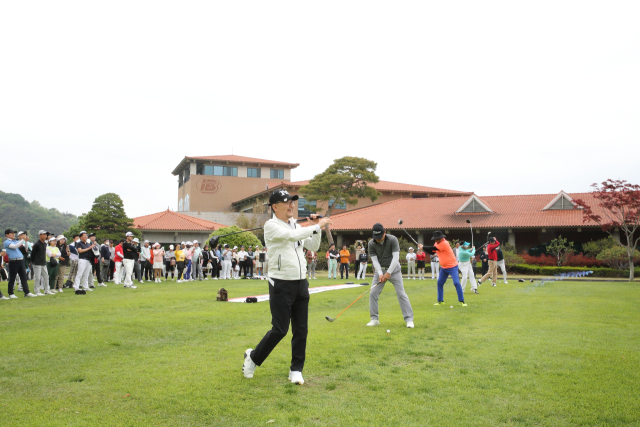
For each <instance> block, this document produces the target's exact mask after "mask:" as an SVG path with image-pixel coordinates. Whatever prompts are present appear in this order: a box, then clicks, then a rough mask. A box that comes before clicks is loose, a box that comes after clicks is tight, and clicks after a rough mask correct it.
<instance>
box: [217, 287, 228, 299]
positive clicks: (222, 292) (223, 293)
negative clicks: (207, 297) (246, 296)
mask: <svg viewBox="0 0 640 427" xmlns="http://www.w3.org/2000/svg"><path fill="white" fill-rule="evenodd" d="M216 301H229V295H228V293H227V290H226V289H225V288H220V290H219V291H218V296H217V297H216Z"/></svg>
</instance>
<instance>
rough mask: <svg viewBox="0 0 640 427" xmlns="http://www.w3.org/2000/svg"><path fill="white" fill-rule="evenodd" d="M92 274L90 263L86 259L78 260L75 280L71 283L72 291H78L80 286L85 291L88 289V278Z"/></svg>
mask: <svg viewBox="0 0 640 427" xmlns="http://www.w3.org/2000/svg"><path fill="white" fill-rule="evenodd" d="M92 272H93V270H92V269H91V263H90V262H89V261H88V260H86V259H79V260H78V273H76V280H75V282H73V289H75V290H76V291H77V290H79V289H80V285H82V287H83V288H85V289H89V276H90V275H91V274H92Z"/></svg>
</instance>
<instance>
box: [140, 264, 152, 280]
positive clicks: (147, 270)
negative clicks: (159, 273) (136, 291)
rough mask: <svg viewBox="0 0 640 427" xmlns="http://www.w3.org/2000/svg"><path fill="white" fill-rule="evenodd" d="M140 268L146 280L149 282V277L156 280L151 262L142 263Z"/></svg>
mask: <svg viewBox="0 0 640 427" xmlns="http://www.w3.org/2000/svg"><path fill="white" fill-rule="evenodd" d="M140 268H141V269H142V271H143V272H144V280H149V277H151V278H152V279H153V278H154V275H153V264H151V262H149V261H140Z"/></svg>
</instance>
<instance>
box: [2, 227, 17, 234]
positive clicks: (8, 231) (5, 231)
mask: <svg viewBox="0 0 640 427" xmlns="http://www.w3.org/2000/svg"><path fill="white" fill-rule="evenodd" d="M15 232H16V230H13V229H11V228H7V229H6V230H4V234H5V235H6V234H9V233H15Z"/></svg>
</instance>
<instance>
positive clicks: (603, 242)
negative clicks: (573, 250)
mask: <svg viewBox="0 0 640 427" xmlns="http://www.w3.org/2000/svg"><path fill="white" fill-rule="evenodd" d="M616 245H617V243H616V240H615V239H614V238H613V237H612V236H607V238H606V239H600V240H596V241H595V242H594V241H593V240H591V241H590V242H588V243H585V244H583V245H582V250H583V251H584V254H585V255H588V256H591V257H594V258H597V257H598V255H600V253H601V252H602V251H604V250H605V249H610V248H612V247H614V246H616Z"/></svg>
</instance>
